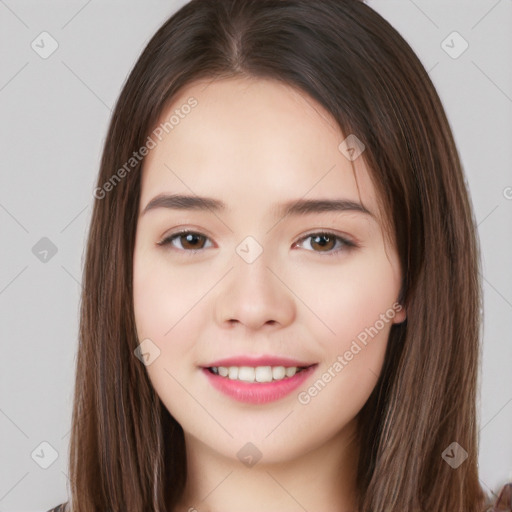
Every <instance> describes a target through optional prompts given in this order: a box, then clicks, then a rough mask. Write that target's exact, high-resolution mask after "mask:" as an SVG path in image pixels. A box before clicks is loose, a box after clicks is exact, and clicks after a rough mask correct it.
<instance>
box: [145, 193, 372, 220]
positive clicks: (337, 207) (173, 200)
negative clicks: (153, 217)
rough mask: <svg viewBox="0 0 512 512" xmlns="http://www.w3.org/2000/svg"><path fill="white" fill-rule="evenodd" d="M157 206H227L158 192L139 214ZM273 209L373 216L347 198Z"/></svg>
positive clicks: (296, 213) (222, 208) (295, 202)
mask: <svg viewBox="0 0 512 512" xmlns="http://www.w3.org/2000/svg"><path fill="white" fill-rule="evenodd" d="M157 208H169V209H172V210H192V211H206V210H210V211H213V212H221V211H225V210H226V209H227V206H226V204H225V203H224V202H222V201H220V200H219V199H214V198H212V197H201V196H188V195H181V194H171V195H168V194H160V195H158V196H156V197H154V198H153V199H151V201H149V203H148V204H147V205H146V207H145V208H144V210H143V211H142V212H141V214H140V216H141V217H142V215H144V214H145V213H146V212H148V211H150V210H155V209H157ZM274 211H275V213H276V216H278V217H285V216H287V215H292V216H302V215H308V214H312V213H324V212H358V213H364V214H366V215H370V216H372V217H375V216H374V214H373V213H372V212H370V211H369V210H368V209H367V208H366V207H364V206H363V205H362V204H361V203H358V202H356V201H351V200H348V199H296V200H291V201H287V202H285V203H282V204H279V205H276V207H275V208H274Z"/></svg>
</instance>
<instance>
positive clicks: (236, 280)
mask: <svg viewBox="0 0 512 512" xmlns="http://www.w3.org/2000/svg"><path fill="white" fill-rule="evenodd" d="M272 254H273V253H272V251H271V250H270V249H269V248H265V247H264V246H263V245H262V244H261V243H260V242H259V241H258V240H257V239H256V237H254V236H252V235H248V236H246V237H245V238H244V239H243V240H242V241H241V242H240V243H239V244H238V245H237V246H236V248H235V254H233V256H232V259H231V262H232V265H233V269H232V271H231V272H230V273H229V274H228V276H226V279H225V281H224V282H223V283H222V284H221V287H220V290H219V293H218V295H217V297H216V299H217V300H216V316H217V321H218V322H220V323H224V322H233V321H238V322H240V323H243V324H245V325H246V326H247V327H250V328H258V327H260V326H262V325H264V324H266V323H271V324H274V323H276V322H277V323H279V324H286V323H288V322H289V321H291V319H292V317H293V316H294V304H293V296H292V294H291V293H290V292H289V290H287V288H286V286H284V285H283V283H282V282H281V281H280V279H278V278H277V277H276V276H275V275H274V273H275V272H276V271H275V270H274V267H279V265H278V264H276V262H275V261H274V259H273V256H272Z"/></svg>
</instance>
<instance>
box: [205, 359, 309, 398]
mask: <svg viewBox="0 0 512 512" xmlns="http://www.w3.org/2000/svg"><path fill="white" fill-rule="evenodd" d="M317 366H318V363H315V364H309V365H305V366H283V365H279V366H272V365H266V366H221V365H219V366H206V367H202V368H201V371H202V373H203V374H204V375H205V376H206V378H207V380H208V382H209V383H210V384H211V385H212V387H213V388H214V389H216V390H217V391H220V392H221V393H222V394H224V395H227V396H228V397H229V398H232V399H234V400H236V401H238V402H245V403H249V404H264V403H268V402H274V401H276V400H279V399H282V398H284V397H285V396H287V395H289V394H290V393H291V392H292V391H294V390H295V389H297V388H298V387H299V386H300V385H302V384H305V383H306V381H307V380H308V379H309V378H310V377H311V375H312V374H313V373H314V371H315V369H316V367H317Z"/></svg>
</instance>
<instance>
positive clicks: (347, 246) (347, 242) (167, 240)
mask: <svg viewBox="0 0 512 512" xmlns="http://www.w3.org/2000/svg"><path fill="white" fill-rule="evenodd" d="M186 234H193V235H198V236H200V237H204V238H206V239H207V240H210V241H211V238H210V237H209V236H208V235H206V234H204V233H202V232H200V231H195V230H194V229H190V228H184V229H180V230H178V231H174V232H171V233H170V234H168V235H165V236H164V237H163V238H162V239H161V240H160V241H159V242H157V245H159V246H166V245H171V243H172V241H174V240H175V239H177V238H179V237H180V235H186ZM313 235H328V236H331V235H332V236H333V238H335V239H336V240H337V241H340V242H341V243H342V245H343V246H344V247H342V248H338V249H336V250H330V251H326V252H325V253H324V254H323V256H334V255H337V254H339V253H340V252H347V251H349V250H352V249H356V248H358V247H361V244H360V243H359V242H357V241H356V240H354V239H353V238H352V237H350V236H347V235H344V234H343V235H342V234H338V233H337V232H336V231H333V230H329V229H324V228H317V229H316V230H312V231H310V232H308V233H306V234H304V235H302V236H301V237H300V238H299V239H298V240H297V241H296V242H294V243H293V246H292V247H296V246H297V245H298V244H299V243H301V242H303V241H304V240H307V239H308V238H310V237H312V236H313ZM172 249H174V250H177V251H178V252H181V253H188V254H189V255H193V254H196V253H199V252H202V251H204V250H205V248H202V249H187V250H186V249H177V248H175V247H172ZM308 252H313V253H318V254H320V255H322V251H312V250H308Z"/></svg>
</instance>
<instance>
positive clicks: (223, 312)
mask: <svg viewBox="0 0 512 512" xmlns="http://www.w3.org/2000/svg"><path fill="white" fill-rule="evenodd" d="M94 197H95V203H94V212H93V218H92V222H91V226H90V232H89V240H88V245H87V257H86V262H85V269H84V292H83V296H82V304H81V307H82V309H81V325H80V344H79V355H78V362H77V380H76V390H75V393H76V394H75V403H74V411H73V430H72V438H71V446H70V459H69V462H70V481H71V496H70V501H69V502H68V503H67V505H70V506H72V508H71V507H68V508H69V510H71V509H72V510H73V512H93V511H106V510H108V511H123V512H142V511H155V512H156V511H159V512H171V511H172V512H185V511H201V512H206V511H210V512H219V511H223V512H235V511H237V512H238V511H240V510H243V511H244V512H256V511H261V510H268V511H280V512H291V511H303V510H308V511H313V510H318V511H322V512H335V511H337V512H341V511H345V512H348V511H360V512H370V511H373V512H377V511H379V512H380V511H397V510H402V511H408V512H416V511H418V512H419V511H429V512H444V511H450V512H453V511H461V512H462V511H464V512H483V511H484V510H507V509H506V508H504V507H506V506H508V507H509V509H510V505H507V504H506V501H507V500H508V501H509V503H510V500H509V497H508V498H507V493H508V496H510V489H511V486H512V484H511V485H509V486H506V487H504V488H503V492H502V496H501V499H500V500H501V501H499V502H498V501H496V500H495V499H493V500H491V498H490V497H489V496H486V494H485V493H484V491H483V489H482V487H481V486H480V483H479V478H478V467H477V461H478V438H477V424H476V398H477V389H478V387H477V377H478V369H479V359H478V356H479V342H480V340H479V331H480V311H481V309H480V308H481V286H480V281H479V273H478V270H479V249H478V243H477V239H476V235H475V232H476V230H475V223H474V217H473V213H472V209H471V203H470V200H469V197H468V191H467V189H466V186H465V181H464V175H463V172H462V169H461V164H460V161H459V157H458V154H457V150H456V147H455V144H454V140H453V138H452V134H451V131H450V127H449V124H448V122H447V119H446V117H445V114H444V111H443V107H442V105H441V102H440V100H439V97H438V95H437V93H436V91H435V89H434V87H433V85H432V83H431V81H430V79H429V77H428V75H427V73H426V71H425V70H424V68H423V67H422V65H421V63H420V62H419V60H418V58H417V57H416V56H415V54H414V53H413V51H412V50H411V48H410V47H409V45H408V44H407V43H406V42H405V41H404V40H403V38H402V37H401V36H400V35H399V34H398V33H397V32H396V31H395V30H394V29H393V28H392V27H391V26H390V25H389V24H388V23H387V22H386V21H385V20H384V19H382V17H380V16H379V15H378V14H377V13H376V12H374V11H373V10H372V9H371V8H369V7H368V6H366V5H365V4H364V3H362V2H359V1H355V0H320V1H316V2H310V1H308V0H284V1H283V0H282V1H277V0H257V1H255V0H224V1H222V2H218V1H213V0H193V1H192V2H190V3H188V4H187V5H185V6H184V7H183V8H181V9H180V10H179V11H178V12H177V13H176V14H174V16H172V17H171V18H170V19H169V20H168V21H167V22H166V23H165V24H164V25H163V26H162V27H161V28H160V29H159V30H158V32H157V33H156V34H155V36H154V37H153V38H152V40H151V41H150V42H149V44H148V45H147V47H146V49H145V50H144V52H143V54H142V55H141V57H140V58H139V60H138V62H137V63H136V65H135V68H134V69H133V71H132V73H131V75H130V76H129V78H128V80H127V82H126V84H125V86H124V88H123V91H122V93H121V95H120V98H119V101H118V103H117V105H116V108H115V111H114V114H113V118H112V122H111V125H110V129H109V133H108V136H107V139H106V142H105V150H104V154H103V159H102V163H101V169H100V173H99V177H98V181H97V187H96V189H95V190H94ZM493 502H494V507H495V508H491V507H492V506H493ZM500 507H501V508H500ZM62 508H64V506H62Z"/></svg>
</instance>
